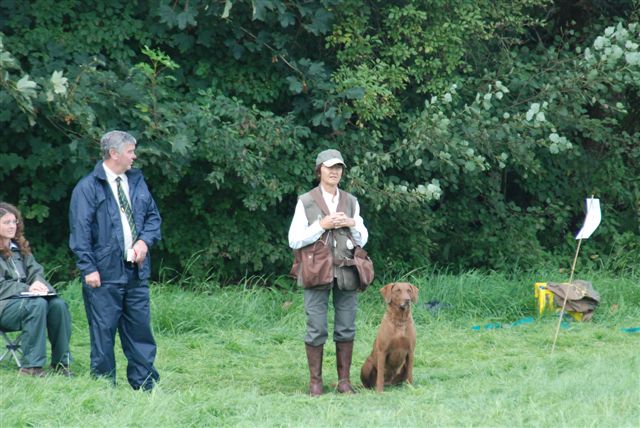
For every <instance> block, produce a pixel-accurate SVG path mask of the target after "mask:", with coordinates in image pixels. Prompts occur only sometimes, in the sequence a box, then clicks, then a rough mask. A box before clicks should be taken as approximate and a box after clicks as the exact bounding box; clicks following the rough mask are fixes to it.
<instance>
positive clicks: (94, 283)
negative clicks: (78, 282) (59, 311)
mask: <svg viewBox="0 0 640 428" xmlns="http://www.w3.org/2000/svg"><path fill="white" fill-rule="evenodd" d="M84 282H85V283H86V284H87V285H88V286H89V287H91V288H98V287H100V273H99V272H98V271H95V272H91V273H90V274H89V275H85V277H84Z"/></svg>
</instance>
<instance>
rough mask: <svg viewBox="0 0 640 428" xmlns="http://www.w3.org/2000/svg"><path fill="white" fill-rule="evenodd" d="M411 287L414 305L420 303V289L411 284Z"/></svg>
mask: <svg viewBox="0 0 640 428" xmlns="http://www.w3.org/2000/svg"><path fill="white" fill-rule="evenodd" d="M409 285H410V286H411V301H412V302H413V303H418V292H419V291H420V290H418V287H416V286H415V285H413V284H409Z"/></svg>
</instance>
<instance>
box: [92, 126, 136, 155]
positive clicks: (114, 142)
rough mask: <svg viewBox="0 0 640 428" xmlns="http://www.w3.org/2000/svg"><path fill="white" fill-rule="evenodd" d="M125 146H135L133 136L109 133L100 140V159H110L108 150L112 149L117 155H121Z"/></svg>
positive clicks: (119, 132)
mask: <svg viewBox="0 0 640 428" xmlns="http://www.w3.org/2000/svg"><path fill="white" fill-rule="evenodd" d="M125 144H133V145H134V146H135V145H136V144H137V142H136V139H135V137H134V136H133V135H131V134H129V133H127V132H124V131H109V132H107V133H106V134H104V135H103V136H102V138H101V139H100V151H101V152H102V159H104V160H107V159H109V158H110V157H111V155H110V154H109V150H111V149H114V150H115V151H116V152H118V153H122V148H123V147H124V145H125Z"/></svg>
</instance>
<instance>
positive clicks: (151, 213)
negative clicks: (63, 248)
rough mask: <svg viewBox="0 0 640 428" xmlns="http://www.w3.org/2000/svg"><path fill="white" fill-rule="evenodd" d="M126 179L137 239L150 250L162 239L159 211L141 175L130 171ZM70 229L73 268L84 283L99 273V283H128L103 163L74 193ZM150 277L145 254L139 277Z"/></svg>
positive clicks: (118, 222)
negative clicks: (73, 259)
mask: <svg viewBox="0 0 640 428" xmlns="http://www.w3.org/2000/svg"><path fill="white" fill-rule="evenodd" d="M126 175H127V179H128V181H129V198H130V199H131V207H132V208H133V218H134V221H135V223H136V229H138V238H137V239H141V240H143V241H144V242H145V243H146V244H147V246H148V247H149V248H151V247H152V246H153V245H154V244H155V243H156V242H158V241H159V240H160V238H161V233H160V224H161V223H162V219H161V217H160V213H159V212H158V207H157V206H156V203H155V201H154V200H153V197H152V196H151V193H150V192H149V188H148V187H147V183H146V182H145V181H144V177H143V175H142V172H141V171H140V170H139V169H130V170H129V171H127V172H126ZM69 228H70V230H71V234H70V236H69V247H70V248H71V251H73V252H74V254H75V256H76V266H77V267H78V269H79V270H80V272H82V279H83V281H84V277H85V276H86V275H88V274H90V273H92V272H95V271H98V272H99V273H100V280H101V282H104V283H119V284H123V283H126V282H127V275H126V272H125V266H124V262H125V249H124V236H123V232H122V223H121V220H120V212H119V210H118V203H117V202H116V199H115V196H114V195H113V192H112V191H111V188H110V187H109V183H108V181H107V175H106V173H105V171H104V168H103V166H102V161H100V162H98V163H97V165H96V167H95V168H94V169H93V172H91V173H90V174H88V175H87V176H85V177H84V178H83V179H82V180H80V181H79V182H78V184H77V185H76V187H75V189H73V194H72V195H71V206H70V208H69ZM150 274H151V260H150V255H149V254H147V257H146V258H145V260H144V264H143V265H142V267H141V268H140V269H138V276H139V278H140V279H148V278H149V276H150Z"/></svg>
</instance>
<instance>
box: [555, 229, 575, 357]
mask: <svg viewBox="0 0 640 428" xmlns="http://www.w3.org/2000/svg"><path fill="white" fill-rule="evenodd" d="M580 244H582V238H580V239H579V240H578V247H577V248H576V255H575V256H574V257H573V264H572V265H571V274H570V275H569V287H571V286H572V284H573V272H574V271H575V269H576V261H577V260H578V252H580ZM569 287H567V292H566V293H564V301H563V302H562V309H560V318H559V319H558V326H557V327H556V335H555V336H554V338H553V345H551V353H552V354H553V351H554V350H555V349H556V341H557V340H558V333H559V332H560V324H562V317H563V316H564V309H565V308H566V306H567V298H568V297H569Z"/></svg>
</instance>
